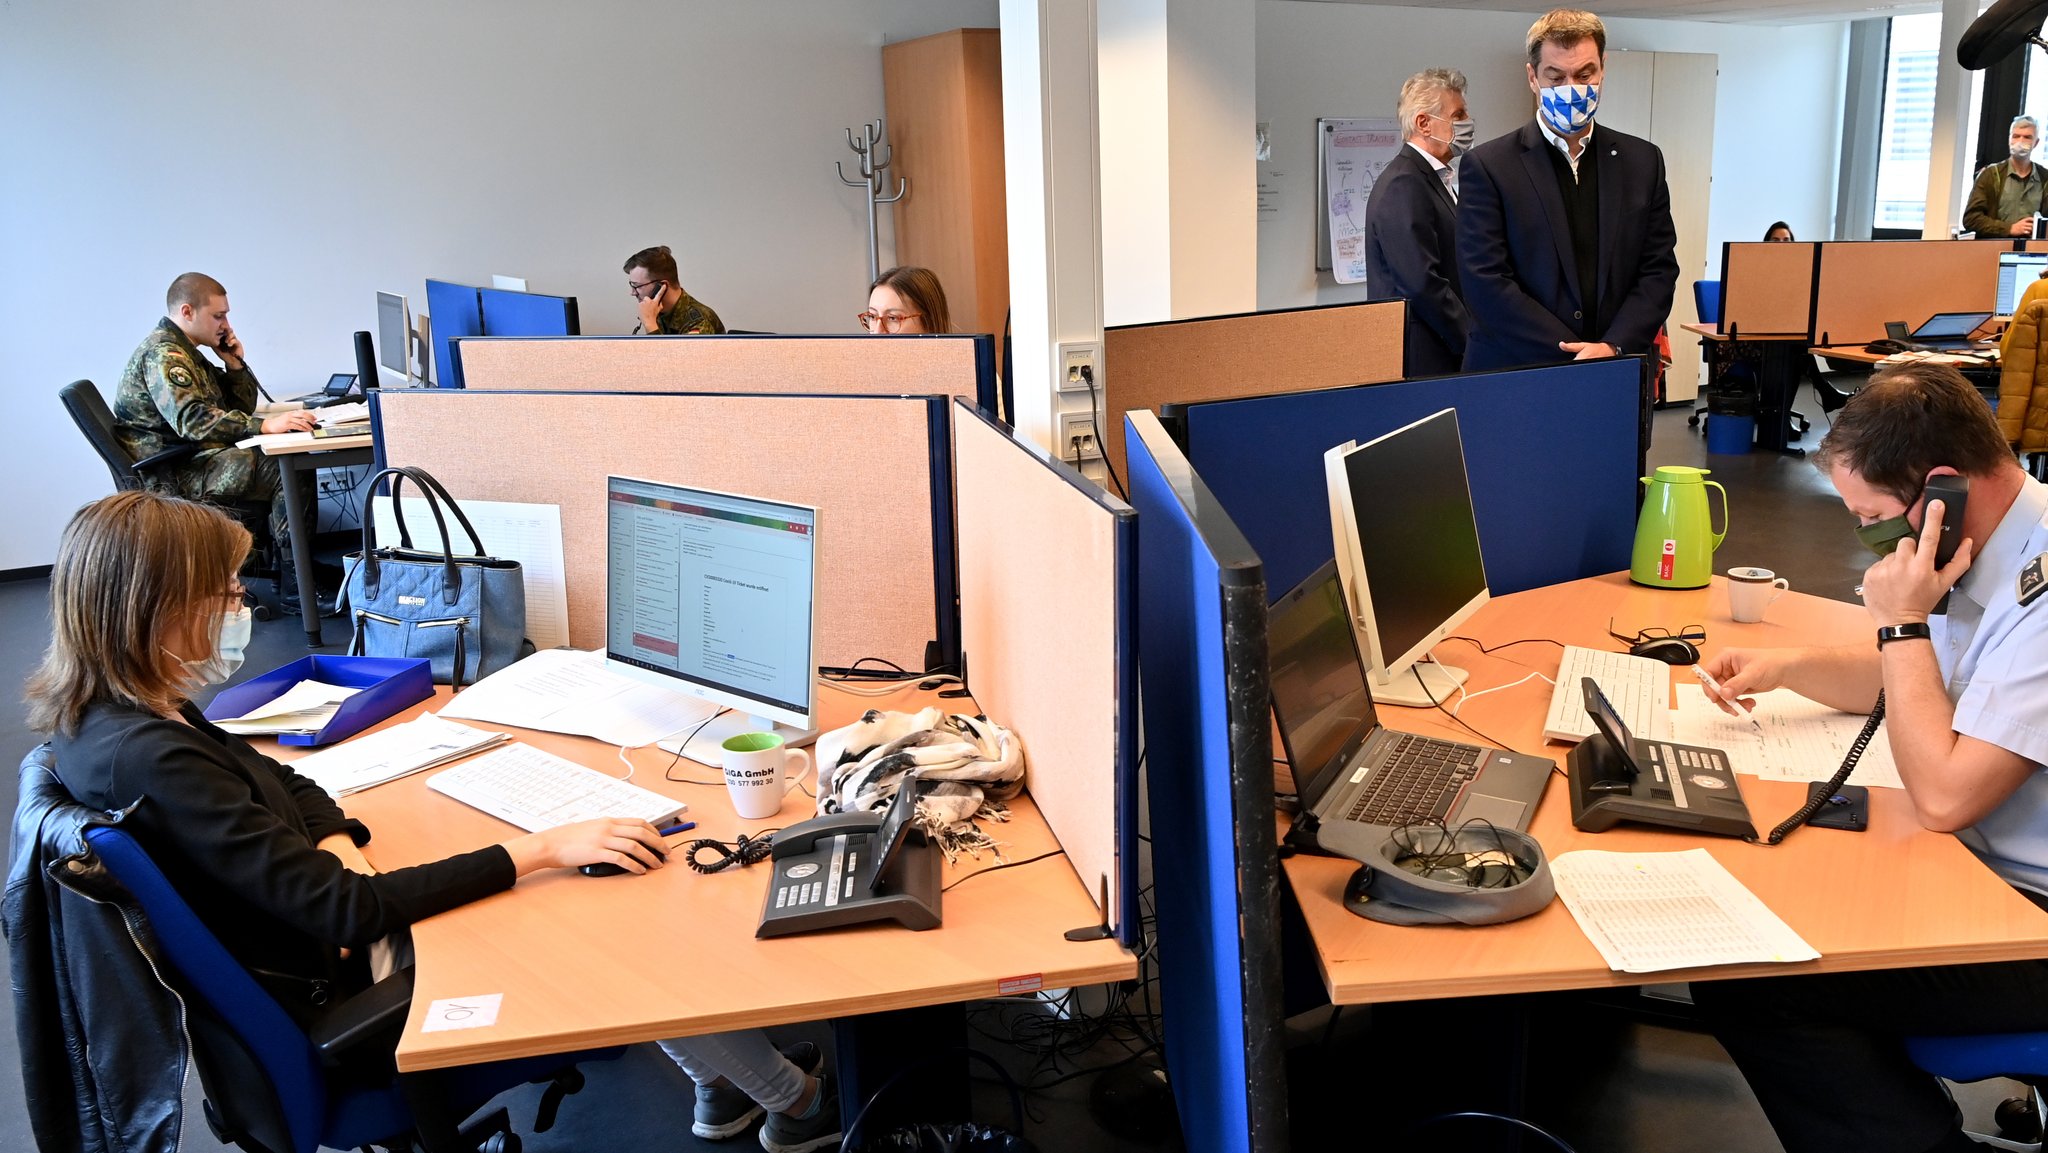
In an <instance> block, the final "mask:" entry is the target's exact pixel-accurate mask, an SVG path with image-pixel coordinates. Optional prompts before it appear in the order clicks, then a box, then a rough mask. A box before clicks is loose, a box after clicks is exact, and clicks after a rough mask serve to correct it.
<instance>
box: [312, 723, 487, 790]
mask: <svg viewBox="0 0 2048 1153" xmlns="http://www.w3.org/2000/svg"><path fill="white" fill-rule="evenodd" d="M510 739H511V738H509V737H507V736H506V735H505V734H504V733H494V732H488V731H485V730H483V729H472V728H470V727H469V726H468V725H458V724H456V723H455V722H453V721H446V720H442V719H441V718H440V717H437V716H435V715H434V714H432V713H428V714H426V715H425V716H422V717H420V718H419V719H417V720H412V721H407V722H406V723H404V724H402V725H393V726H392V727H390V728H388V729H384V730H382V731H379V732H374V733H365V734H364V735H362V736H360V737H357V738H356V739H354V740H352V741H349V742H347V743H346V744H340V745H336V746H334V747H333V748H331V749H322V750H321V751H319V752H317V753H314V754H313V755H311V756H307V757H300V758H299V759H298V760H296V761H293V762H292V765H291V768H292V771H293V772H295V773H297V774H299V775H300V776H302V777H309V778H311V779H312V781H313V783H314V784H317V785H319V786H320V787H321V788H323V789H326V790H327V792H328V795H330V796H336V797H345V796H347V795H349V794H350V793H355V792H361V791H362V790H364V789H367V788H369V787H371V786H372V785H381V784H383V783H384V782H386V781H395V780H397V779H398V778H400V777H403V776H408V775H410V774H412V773H417V772H419V771H421V770H422V769H431V768H434V767H435V766H437V765H445V764H447V763H448V762H449V761H453V760H456V759H458V758H461V757H466V756H468V755H469V754H471V753H474V752H479V751H481V750H483V749H488V748H490V747H492V746H493V745H499V744H503V743H504V742H505V741H507V740H510Z"/></svg>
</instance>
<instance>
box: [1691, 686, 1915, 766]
mask: <svg viewBox="0 0 2048 1153" xmlns="http://www.w3.org/2000/svg"><path fill="white" fill-rule="evenodd" d="M1755 699H1756V711H1755V712H1754V713H1752V714H1750V715H1751V716H1754V717H1755V718H1756V721H1757V723H1756V724H1754V725H1752V724H1750V723H1749V722H1748V721H1747V720H1741V719H1738V718H1735V717H1731V716H1729V715H1728V714H1727V713H1724V712H1722V711H1721V710H1720V708H1719V707H1717V706H1716V705H1715V704H1714V703H1713V702H1712V701H1709V700H1708V699H1707V695H1706V693H1705V691H1704V690H1702V689H1701V688H1700V686H1698V685H1693V684H1680V685H1679V686H1678V708H1677V709H1676V710H1674V711H1673V712H1672V714H1671V739H1672V740H1674V741H1678V742H1680V743H1683V744H1688V745H1705V746H1707V747H1708V748H1714V749H1720V750H1721V751H1723V752H1725V753H1727V754H1728V764H1729V765H1730V766H1732V767H1733V768H1734V769H1735V771H1736V772H1738V773H1748V774H1749V775H1750V776H1753V777H1762V778H1763V779H1765V780H1767V781H1825V780H1827V779H1828V778H1829V777H1832V776H1834V775H1835V770H1837V769H1839V768H1841V767H1842V758H1843V757H1844V756H1845V755H1847V754H1848V752H1849V746H1851V745H1853V744H1854V743H1855V742H1856V734H1858V733H1859V732H1861V731H1862V730H1863V724H1864V722H1865V721H1867V720H1868V719H1869V718H1868V717H1865V716H1862V715H1860V714H1857V713H1844V712H1838V711H1836V710H1834V709H1831V708H1829V707H1827V706H1826V705H1822V704H1816V703H1814V702H1813V701H1809V700H1807V699H1806V698H1805V697H1802V696H1800V695H1799V694H1798V693H1795V692H1793V691H1792V690H1791V689H1773V690H1771V691H1770V692H1766V693H1757V694H1755ZM1849 783H1850V784H1852V785H1880V786H1883V787H1885V788H1891V789H1896V788H1901V787H1902V785H1901V783H1900V781H1899V766H1898V763H1897V762H1896V761H1894V760H1892V743H1891V739H1890V737H1889V735H1888V734H1886V732H1885V731H1884V726H1882V725H1880V726H1878V730H1877V732H1876V734H1875V735H1873V736H1872V737H1871V739H1870V744H1869V745H1867V746H1866V747H1865V748H1864V750H1863V755H1862V757H1860V758H1859V759H1858V760H1857V761H1856V771H1855V772H1854V773H1851V774H1850V775H1849Z"/></svg>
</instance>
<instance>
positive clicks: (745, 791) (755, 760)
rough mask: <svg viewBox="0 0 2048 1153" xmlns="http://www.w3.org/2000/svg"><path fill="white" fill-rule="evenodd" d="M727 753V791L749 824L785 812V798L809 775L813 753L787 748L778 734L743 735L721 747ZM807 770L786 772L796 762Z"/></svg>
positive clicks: (733, 803) (732, 738)
mask: <svg viewBox="0 0 2048 1153" xmlns="http://www.w3.org/2000/svg"><path fill="white" fill-rule="evenodd" d="M718 747H719V748H720V749H721V750H723V752H724V753H725V791H726V792H727V793H728V794H729V795H730V796H731V797H732V807H733V809H734V810H735V811H737V812H738V813H739V815H740V816H741V817H742V818H743V819H745V820H749V821H757V820H760V819H762V818H764V817H772V816H774V815H775V814H776V813H779V812H781V811H782V798H783V796H784V795H785V794H787V793H788V792H789V789H790V785H792V784H793V783H795V781H796V779H797V778H798V777H801V776H803V775H804V773H806V772H809V771H810V768H811V754H809V753H807V752H805V751H804V750H802V749H792V748H788V747H786V746H785V745H784V744H783V742H782V737H781V736H780V735H778V734H776V733H739V734H736V735H734V736H730V737H727V738H725V740H724V742H723V743H721V744H720V745H719V746H718ZM798 760H800V761H802V763H803V767H802V768H801V769H799V770H798V771H797V772H795V773H793V774H788V773H786V770H787V769H788V767H789V765H790V763H791V762H792V761H798Z"/></svg>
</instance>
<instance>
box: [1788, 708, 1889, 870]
mask: <svg viewBox="0 0 2048 1153" xmlns="http://www.w3.org/2000/svg"><path fill="white" fill-rule="evenodd" d="M1883 723H1884V690H1883V689H1879V690H1878V691H1877V704H1875V705H1874V706H1872V707H1871V710H1870V719H1869V720H1866V721H1864V722H1863V730H1862V731H1861V732H1859V733H1857V734H1856V740H1855V742H1854V743H1852V744H1851V745H1850V746H1849V752H1848V753H1847V755H1845V756H1843V758H1842V767H1841V768H1839V769H1836V770H1835V775H1834V776H1832V777H1829V778H1828V780H1827V783H1826V784H1823V785H1819V786H1813V785H1809V786H1807V790H1806V804H1804V805H1802V806H1800V809H1799V811H1798V812H1796V813H1794V814H1792V815H1791V816H1789V817H1786V818H1785V820H1784V821H1783V822H1782V823H1780V824H1779V825H1778V827H1777V828H1775V829H1772V830H1771V832H1770V835H1769V836H1767V837H1764V838H1763V839H1762V841H1761V842H1760V843H1762V844H1765V845H1775V844H1777V843H1778V842H1779V841H1782V840H1784V839H1785V838H1786V837H1789V836H1791V835H1792V830H1794V829H1796V828H1798V827H1799V826H1801V825H1803V824H1806V823H1807V822H1808V821H1811V820H1813V815H1814V814H1815V813H1817V812H1819V811H1820V810H1821V807H1822V806H1824V805H1826V804H1828V803H1829V802H1830V801H1832V800H1834V798H1835V797H1837V796H1839V795H1841V793H1842V789H1843V788H1844V786H1846V785H1847V784H1848V782H1849V774H1850V773H1853V772H1855V771H1856V762H1858V761H1860V760H1862V759H1863V750H1864V749H1866V748H1868V747H1869V746H1870V741H1871V738H1872V737H1875V736H1877V726H1879V725H1881V724H1883ZM1836 827H1842V826H1836ZM1853 827H1854V828H1855V829H1856V831H1857V832H1862V831H1863V826H1861V825H1856V826H1853Z"/></svg>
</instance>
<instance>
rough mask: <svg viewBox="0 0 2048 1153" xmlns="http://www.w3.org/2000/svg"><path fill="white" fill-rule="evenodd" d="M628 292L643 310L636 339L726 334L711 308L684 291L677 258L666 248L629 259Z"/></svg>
mask: <svg viewBox="0 0 2048 1153" xmlns="http://www.w3.org/2000/svg"><path fill="white" fill-rule="evenodd" d="M626 290H627V291H628V292H631V293H632V294H633V302H634V303H635V304H637V305H639V307H640V324H639V326H638V327H636V328H635V329H633V335H635V336H640V335H642V334H646V335H649V336H653V335H656V334H659V335H662V336H716V335H718V334H719V333H722V332H724V331H725V324H724V322H722V321H720V320H719V319H718V314H717V313H715V312H713V311H711V307H710V306H709V305H707V304H705V303H704V302H702V301H700V300H698V299H697V298H696V297H694V296H691V295H690V294H689V293H687V292H684V291H683V282H682V276H681V274H680V273H678V272H677V271H676V258H675V254H673V253H671V252H670V251H669V250H668V246H667V245H665V244H664V245H658V246H656V247H654V248H643V249H641V250H640V251H638V252H636V253H634V254H633V255H631V256H629V257H627V258H626Z"/></svg>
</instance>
